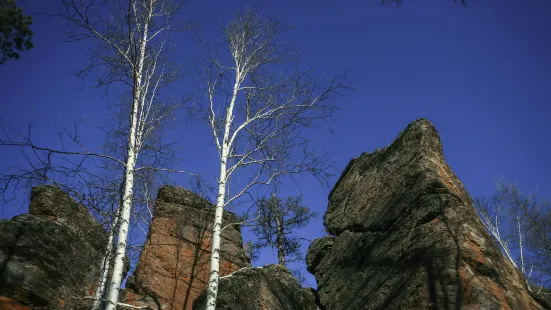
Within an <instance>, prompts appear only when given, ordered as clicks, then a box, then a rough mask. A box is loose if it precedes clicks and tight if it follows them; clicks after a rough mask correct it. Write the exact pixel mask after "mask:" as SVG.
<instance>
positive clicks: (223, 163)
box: [206, 73, 240, 310]
mask: <svg viewBox="0 0 551 310" xmlns="http://www.w3.org/2000/svg"><path fill="white" fill-rule="evenodd" d="M239 79H240V77H239V73H236V81H235V85H234V87H233V94H232V99H231V102H230V105H229V107H228V110H227V111H226V124H225V126H224V138H223V140H222V150H221V152H220V155H221V156H220V157H221V158H220V178H219V179H218V197H217V198H216V212H215V214H214V223H213V226H212V246H211V256H210V278H209V285H208V288H207V304H206V310H215V309H216V297H217V295H218V280H219V278H220V241H221V232H222V215H223V213H224V204H225V200H226V185H227V177H228V176H227V172H228V171H227V163H228V154H229V151H230V148H231V145H230V130H231V123H232V120H233V108H234V105H235V100H236V98H237V92H238V89H239ZM213 130H214V128H213Z"/></svg>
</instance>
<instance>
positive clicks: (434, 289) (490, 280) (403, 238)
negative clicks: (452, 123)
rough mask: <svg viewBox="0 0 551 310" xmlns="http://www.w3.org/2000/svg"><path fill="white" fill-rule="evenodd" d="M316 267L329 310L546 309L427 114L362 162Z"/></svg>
mask: <svg viewBox="0 0 551 310" xmlns="http://www.w3.org/2000/svg"><path fill="white" fill-rule="evenodd" d="M324 224H325V227H326V229H327V231H328V232H329V233H330V234H332V235H333V236H334V237H326V238H323V239H318V240H316V241H314V242H313V243H312V244H311V245H310V248H309V250H308V254H307V264H308V270H309V271H310V272H312V273H313V274H314V275H315V276H316V279H317V282H318V292H319V303H320V304H321V305H320V308H321V309H326V310H339V309H347V310H349V309H381V310H382V309H443V310H444V309H446V310H447V309H544V307H543V306H542V305H540V304H539V303H537V302H536V301H535V300H534V299H532V298H531V297H530V295H529V294H528V291H527V289H526V284H525V280H524V277H523V276H522V274H521V273H520V272H519V271H518V270H517V269H516V268H514V267H513V266H512V264H511V263H510V262H509V261H508V260H506V259H505V258H504V257H503V255H502V253H501V252H500V249H499V248H498V246H497V244H496V243H495V242H494V240H493V239H492V238H491V237H490V235H489V234H488V233H487V232H486V231H485V230H484V227H483V226H482V223H481V222H480V219H479V217H478V215H477V214H476V211H475V209H474V206H473V202H472V200H471V198H470V197H469V195H468V193H467V192H466V190H465V188H464V187H463V185H462V184H461V181H459V179H458V178H457V177H456V176H455V174H454V173H453V171H452V170H451V169H450V167H449V166H448V165H447V163H446V161H445V160H444V155H443V151H442V145H441V143H440V137H439V135H438V132H437V131H436V129H435V128H434V126H433V125H432V124H431V123H430V122H429V121H427V120H425V119H420V120H416V121H414V122H413V123H411V124H410V125H409V126H408V127H407V128H406V129H405V130H404V131H403V132H402V133H400V135H399V136H398V137H397V138H396V140H395V141H394V142H393V143H392V144H391V145H390V146H389V147H386V148H383V149H378V150H376V151H375V152H374V153H371V154H368V153H363V154H362V155H361V156H360V157H358V158H355V159H353V160H352V161H351V162H350V163H349V164H348V166H347V167H346V169H345V171H344V172H343V174H342V176H341V177H340V179H339V180H338V182H337V184H336V185H335V187H334V188H333V190H332V191H331V193H330V196H329V205H328V208H327V212H326V213H325V215H324Z"/></svg>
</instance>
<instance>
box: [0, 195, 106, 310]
mask: <svg viewBox="0 0 551 310" xmlns="http://www.w3.org/2000/svg"><path fill="white" fill-rule="evenodd" d="M106 243H107V234H106V232H105V230H104V229H103V227H101V225H100V224H99V223H98V222H97V221H95V219H94V218H93V217H92V216H91V215H90V214H89V213H88V210H87V209H86V208H85V207H84V206H82V205H80V204H78V203H76V202H75V201H74V200H73V199H71V197H70V196H69V195H67V194H66V193H65V192H63V191H61V190H60V189H58V188H57V187H54V186H46V185H44V186H37V187H35V188H33V189H32V193H31V204H30V206H29V213H28V214H23V215H18V216H15V217H14V218H13V219H11V220H9V221H8V220H0V296H3V297H0V304H1V305H2V307H4V306H5V305H7V304H8V303H10V302H11V303H13V304H14V305H19V306H28V307H30V308H31V309H60V308H65V309H89V308H90V307H89V303H90V300H85V299H84V297H85V296H87V295H91V294H93V289H94V283H95V281H97V279H98V277H99V266H98V265H99V264H100V262H101V254H102V253H103V250H104V248H105V244H106ZM16 308H17V307H16ZM7 309H9V308H7ZM21 309H24V308H21Z"/></svg>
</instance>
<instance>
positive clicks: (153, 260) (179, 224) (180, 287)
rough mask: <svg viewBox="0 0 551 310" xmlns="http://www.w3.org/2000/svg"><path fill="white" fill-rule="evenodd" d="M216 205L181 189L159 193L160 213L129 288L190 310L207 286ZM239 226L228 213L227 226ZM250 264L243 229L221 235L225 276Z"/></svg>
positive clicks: (227, 230) (172, 306)
mask: <svg viewBox="0 0 551 310" xmlns="http://www.w3.org/2000/svg"><path fill="white" fill-rule="evenodd" d="M213 220H214V206H213V205H212V204H210V203H209V202H208V201H207V200H205V199H204V198H202V197H200V196H198V195H196V194H194V193H192V192H191V191H188V190H185V189H183V188H179V187H172V186H166V187H162V188H161V189H160V190H159V194H158V197H157V200H156V202H155V214H154V217H153V220H152V223H151V226H150V230H149V234H148V238H147V241H146V243H145V246H144V249H143V251H142V253H141V256H140V260H139V262H138V264H137V266H136V270H135V272H134V275H133V276H132V279H131V281H130V283H129V284H128V287H130V288H132V289H133V290H134V291H135V292H136V293H138V294H142V295H148V296H151V297H152V298H153V299H155V300H157V302H158V303H159V305H160V307H161V309H177V310H182V309H191V305H192V303H193V300H194V299H195V298H196V297H197V296H199V294H200V293H201V292H202V291H203V289H204V288H205V287H206V285H207V282H208V279H209V275H210V273H209V267H210V239H211V234H212V222H213ZM236 222H238V219H237V217H236V216H235V214H233V213H231V212H228V211H224V217H223V223H222V226H223V227H224V226H226V225H228V224H231V223H236ZM247 266H250V261H249V260H248V259H247V257H246V255H245V251H244V249H243V240H242V236H241V231H240V228H239V227H238V225H234V226H229V227H227V228H225V229H224V230H223V231H222V249H221V262H220V273H221V275H227V274H229V273H231V272H233V271H235V270H238V269H240V268H242V267H247Z"/></svg>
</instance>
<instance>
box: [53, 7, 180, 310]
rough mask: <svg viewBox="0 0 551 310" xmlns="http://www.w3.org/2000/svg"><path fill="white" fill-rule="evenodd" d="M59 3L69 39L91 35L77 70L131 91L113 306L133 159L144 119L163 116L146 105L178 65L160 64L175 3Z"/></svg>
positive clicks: (139, 145) (110, 307) (174, 75)
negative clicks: (86, 53) (85, 59)
mask: <svg viewBox="0 0 551 310" xmlns="http://www.w3.org/2000/svg"><path fill="white" fill-rule="evenodd" d="M63 5H64V9H65V11H64V13H63V17H64V18H65V19H66V20H67V21H68V22H69V25H70V27H71V31H70V32H69V38H70V39H72V40H75V41H78V40H83V39H90V40H92V44H93V47H92V48H91V49H90V60H91V62H90V66H88V67H87V68H86V69H85V70H83V71H82V73H83V74H85V75H86V74H88V73H91V72H93V73H95V74H96V76H97V77H98V78H97V82H98V85H110V84H111V83H113V82H115V81H120V82H122V83H123V84H125V85H126V86H128V87H129V88H130V89H131V91H132V108H131V111H130V114H129V116H128V122H129V128H128V141H127V145H128V146H127V150H128V153H127V155H126V160H125V163H124V170H125V171H124V182H125V184H124V189H123V191H124V193H123V202H122V206H121V207H122V209H121V210H120V212H119V213H120V222H119V229H118V232H117V247H116V254H115V262H114V266H113V275H112V278H111V280H110V283H109V293H108V296H107V306H106V309H107V310H113V309H116V306H117V302H118V297H119V290H120V285H121V282H122V280H123V279H122V274H123V268H124V257H125V255H126V247H127V239H128V232H129V222H130V214H131V208H132V196H133V185H134V173H135V169H136V167H135V166H136V160H137V158H138V155H139V153H140V150H141V149H142V147H143V142H144V141H145V140H146V139H147V137H148V135H149V134H150V133H151V131H149V128H151V127H150V125H152V124H155V123H156V122H158V121H159V120H160V119H162V118H163V117H164V115H163V113H162V112H161V113H158V111H155V110H152V109H151V107H152V106H153V103H154V101H155V100H156V99H157V95H158V92H159V88H160V87H162V86H164V85H166V84H167V83H170V82H171V81H173V80H174V79H175V78H177V77H178V70H171V69H170V68H167V66H166V64H165V60H166V59H165V58H164V57H165V56H166V51H167V50H166V49H167V47H168V46H167V45H168V39H167V36H166V34H167V33H168V32H170V31H174V30H179V29H178V28H179V27H181V26H183V25H175V24H173V23H172V22H173V21H172V19H173V17H174V15H175V14H176V13H177V11H178V9H179V4H178V3H177V1H169V0H130V1H128V2H126V1H112V2H103V1H102V2H98V1H94V0H89V1H85V2H83V1H76V0H63ZM106 5H107V6H106ZM101 10H103V11H101ZM103 12H107V13H103ZM102 13H103V14H102ZM180 29H181V28H180Z"/></svg>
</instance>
